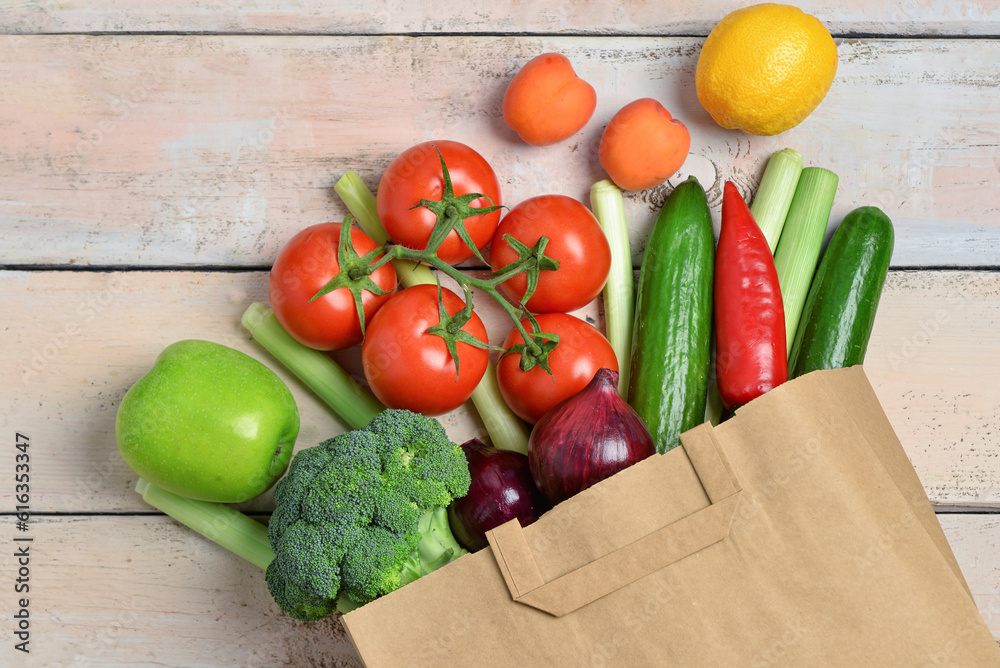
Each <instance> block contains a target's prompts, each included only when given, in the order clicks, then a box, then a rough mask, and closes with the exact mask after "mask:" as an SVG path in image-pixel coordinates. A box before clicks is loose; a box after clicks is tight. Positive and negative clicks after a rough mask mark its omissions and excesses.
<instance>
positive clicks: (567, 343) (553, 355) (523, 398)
mask: <svg viewBox="0 0 1000 668" xmlns="http://www.w3.org/2000/svg"><path fill="white" fill-rule="evenodd" d="M536 320H537V321H538V325H539V327H541V331H543V332H548V333H550V334H558V335H559V343H557V344H556V347H555V348H554V349H553V350H552V352H550V353H549V368H550V369H551V370H552V375H551V376H550V375H549V374H548V373H547V372H546V371H545V369H543V368H541V367H540V366H538V365H536V366H534V367H532V368H531V369H529V370H528V371H521V367H520V364H521V355H520V354H518V353H514V354H511V355H507V356H505V357H503V358H501V360H500V362H499V363H498V364H497V382H498V383H499V385H500V394H501V395H502V396H503V398H504V401H506V402H507V405H508V406H510V409H511V410H512V411H514V412H515V413H517V415H519V416H520V417H521V418H523V419H525V420H527V421H528V422H530V423H532V424H534V423H535V422H538V420H539V419H540V418H541V417H542V416H543V415H545V413H547V412H548V411H549V409H550V408H552V407H553V406H555V405H556V404H558V403H559V402H560V401H562V400H563V399H568V398H569V397H571V396H573V395H574V394H576V393H577V392H579V391H580V390H582V389H583V388H584V387H586V386H587V383H589V382H590V381H591V379H593V377H594V374H596V373H597V372H598V370H599V369H601V368H608V369H611V370H613V371H617V370H618V360H617V358H616V357H615V351H614V350H613V349H612V348H611V344H610V343H608V340H607V339H606V338H604V335H602V334H601V333H600V332H599V331H597V329H595V328H594V327H591V326H590V325H588V324H587V323H586V322H584V321H583V320H580V319H579V318H575V317H573V316H571V315H568V314H566V313H545V314H542V315H540V316H538V317H537V318H536ZM521 324H522V325H524V328H525V329H526V330H527V331H529V332H530V331H531V326H530V325H529V324H528V321H527V320H524V321H523V322H522V323H521ZM519 343H524V339H523V338H522V337H521V333H520V332H518V331H517V328H516V327H515V328H514V329H512V330H511V332H510V334H508V335H507V340H506V341H504V343H503V347H504V349H507V348H509V347H510V346H512V345H516V344H519Z"/></svg>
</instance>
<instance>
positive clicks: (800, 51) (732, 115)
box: [695, 3, 837, 135]
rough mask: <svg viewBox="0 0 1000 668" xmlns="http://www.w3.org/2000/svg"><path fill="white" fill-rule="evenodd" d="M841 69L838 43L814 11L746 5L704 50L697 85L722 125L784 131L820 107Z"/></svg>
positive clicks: (754, 131)
mask: <svg viewBox="0 0 1000 668" xmlns="http://www.w3.org/2000/svg"><path fill="white" fill-rule="evenodd" d="M836 73H837V45H836V44H834V42H833V38H832V37H831V36H830V33H829V31H828V30H827V29H826V28H825V27H823V24H822V23H820V22H819V20H818V19H816V18H815V17H813V16H810V15H809V14H806V13H805V12H803V11H802V10H801V9H798V8H797V7H791V6H789V5H777V4H770V3H769V4H763V5H754V6H752V7H746V8H745V9H738V10H736V11H734V12H732V13H730V14H727V15H726V16H725V18H723V19H722V20H721V21H719V23H718V25H716V26H715V28H713V29H712V32H711V33H710V34H709V35H708V39H706V40H705V45H704V46H702V48H701V55H700V56H699V57H698V68H697V71H696V74H695V85H696V87H697V91H698V100H699V101H700V102H701V105H702V106H703V107H705V110H706V111H708V113H709V114H711V116H712V118H713V119H715V122H716V123H718V124H719V125H721V126H722V127H724V128H728V129H734V128H738V129H740V130H743V131H744V132H747V133H749V134H752V135H776V134H778V133H780V132H784V131H785V130H788V129H789V128H792V127H795V126H796V125H798V124H799V123H801V122H802V121H803V120H804V119H805V117H806V116H808V115H809V114H811V113H812V111H813V110H814V109H815V108H816V107H817V106H819V103H820V102H821V101H822V100H823V98H824V97H825V96H826V93H827V91H828V90H830V84H831V83H833V76H834V75H835V74H836Z"/></svg>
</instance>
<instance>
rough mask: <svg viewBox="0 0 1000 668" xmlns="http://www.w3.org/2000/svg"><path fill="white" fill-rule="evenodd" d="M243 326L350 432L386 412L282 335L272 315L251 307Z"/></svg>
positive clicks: (330, 364)
mask: <svg viewBox="0 0 1000 668" xmlns="http://www.w3.org/2000/svg"><path fill="white" fill-rule="evenodd" d="M243 326H244V327H245V328H246V329H247V331H248V332H250V336H252V337H253V338H254V339H256V340H257V342H258V343H260V344H261V345H262V346H264V349H265V350H267V351H268V352H269V353H271V354H272V355H273V356H274V357H275V359H277V360H278V361H279V362H281V363H282V364H283V365H285V366H286V367H287V368H288V370H289V371H291V372H292V373H294V374H295V375H296V376H297V377H298V378H299V380H301V381H302V382H303V383H305V384H306V385H307V386H308V387H309V389H311V390H312V391H313V392H315V393H316V395H317V396H318V397H319V398H320V399H322V400H323V401H324V402H325V403H326V405H327V406H329V407H330V408H331V409H333V412H334V413H336V414H337V415H339V416H340V417H341V419H343V420H344V422H346V423H347V425H348V426H349V427H350V428H351V429H360V428H361V427H364V426H365V425H367V424H368V423H369V422H371V420H372V418H373V417H375V416H376V415H378V414H379V413H381V412H382V411H383V410H385V406H383V405H382V404H381V403H379V401H378V399H376V398H375V397H374V396H372V394H371V393H370V392H369V391H368V390H366V389H365V388H363V387H361V385H359V384H358V383H357V382H356V381H355V380H354V379H353V378H351V377H350V376H349V375H348V374H347V372H346V371H344V370H343V369H342V368H341V367H340V365H339V364H337V363H336V362H334V361H333V360H331V359H330V358H329V357H327V356H326V355H324V354H323V353H321V352H320V351H318V350H313V349H312V348H309V347H307V346H304V345H302V344H301V343H299V342H298V341H296V340H295V339H293V338H292V336H291V335H290V334H289V333H288V332H286V331H285V329H284V328H283V327H282V326H281V323H279V322H278V319H277V318H276V317H275V315H274V311H272V310H271V309H269V308H267V307H266V306H264V305H263V304H259V303H253V304H251V305H250V308H248V309H247V310H246V313H244V314H243Z"/></svg>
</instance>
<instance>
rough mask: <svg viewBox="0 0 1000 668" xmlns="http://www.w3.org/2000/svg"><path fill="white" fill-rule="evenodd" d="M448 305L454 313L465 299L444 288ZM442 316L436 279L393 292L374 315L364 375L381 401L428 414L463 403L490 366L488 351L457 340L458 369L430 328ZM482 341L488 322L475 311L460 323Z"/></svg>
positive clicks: (367, 339) (364, 353)
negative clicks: (434, 283)
mask: <svg viewBox="0 0 1000 668" xmlns="http://www.w3.org/2000/svg"><path fill="white" fill-rule="evenodd" d="M441 293H442V298H443V301H444V306H445V310H446V311H447V312H448V314H449V315H455V314H456V313H458V312H459V311H461V310H462V309H463V308H464V307H465V302H464V301H462V299H461V298H460V297H459V296H458V295H456V294H455V293H454V292H452V291H451V290H448V289H447V288H442V289H441ZM440 322H441V318H440V312H439V310H438V289H437V286H436V285H415V286H413V287H411V288H406V289H405V290H402V291H401V292H398V293H396V294H395V295H393V297H392V299H390V300H389V301H388V302H386V304H385V306H383V307H382V308H381V309H380V310H379V312H378V313H377V314H376V315H375V317H374V318H372V321H371V324H370V325H369V327H368V330H367V331H366V332H365V342H364V343H363V344H362V346H361V362H362V365H363V366H364V370H365V377H366V378H367V379H368V385H369V386H370V387H371V389H372V392H374V394H375V396H376V397H378V399H379V401H381V402H382V403H384V404H385V405H386V406H389V407H390V408H406V409H409V410H411V411H414V412H417V413H423V414H424V415H441V414H442V413H447V412H448V411H451V410H454V409H456V408H458V407H459V406H461V405H462V403H464V402H465V400H466V399H468V398H469V396H470V395H471V394H472V391H473V390H474V389H476V385H478V384H479V381H480V380H481V379H482V377H483V374H484V373H485V372H486V365H487V363H488V362H489V357H490V355H489V351H487V350H484V349H482V348H476V347H475V346H471V345H469V344H467V343H463V342H458V343H457V344H456V350H457V351H458V361H459V373H458V374H457V375H456V373H455V360H454V358H452V356H451V354H450V353H449V352H448V348H447V346H446V344H445V341H444V339H442V338H441V337H440V336H437V335H436V334H428V333H427V330H428V329H429V328H430V327H433V326H434V325H437V324H439V323H440ZM462 330H463V331H465V332H468V333H469V334H471V335H472V336H474V337H475V338H477V339H479V340H480V341H482V342H484V343H485V342H486V328H485V327H484V326H483V321H482V320H480V319H479V316H478V315H476V313H475V312H474V311H473V313H472V317H471V318H470V319H469V321H468V322H467V323H465V325H464V326H463V327H462Z"/></svg>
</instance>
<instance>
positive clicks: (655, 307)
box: [628, 177, 715, 453]
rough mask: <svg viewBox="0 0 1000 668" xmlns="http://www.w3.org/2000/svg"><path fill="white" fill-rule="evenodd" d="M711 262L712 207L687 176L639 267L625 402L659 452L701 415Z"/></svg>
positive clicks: (659, 220) (661, 218)
mask: <svg viewBox="0 0 1000 668" xmlns="http://www.w3.org/2000/svg"><path fill="white" fill-rule="evenodd" d="M714 264H715V234H714V233H713V231H712V214H711V212H710V211H709V209H708V199H707V198H706V196H705V190H704V189H703V188H702V187H701V185H700V184H699V183H698V180H697V179H695V178H694V177H691V178H689V179H688V180H687V181H685V182H684V183H682V184H680V185H679V186H677V187H676V188H674V191H673V192H672V193H671V194H670V197H668V198H667V201H666V203H665V204H664V205H663V209H662V210H661V211H660V215H659V216H658V217H657V219H656V223H655V225H654V226H653V231H652V232H651V233H650V235H649V239H648V240H647V241H646V250H645V252H644V253H643V256H642V267H641V268H640V270H639V288H638V294H637V296H636V309H635V312H636V315H635V323H634V326H633V333H632V359H631V367H630V369H631V377H630V380H629V389H628V402H629V404H630V405H631V406H632V408H634V409H635V411H636V412H637V413H638V414H639V416H640V417H641V418H642V419H643V420H644V421H645V423H646V426H647V427H648V428H649V433H650V434H651V435H652V437H653V443H654V444H655V445H656V450H657V452H661V453H662V452H666V451H667V450H670V449H672V448H674V447H675V446H677V445H678V444H679V443H680V440H679V439H678V436H679V435H680V434H681V433H682V432H684V431H687V430H688V429H691V428H693V427H696V426H698V425H699V424H701V423H702V422H703V421H704V419H705V397H706V393H707V389H708V378H709V360H710V356H711V349H710V338H711V334H712V276H713V269H714Z"/></svg>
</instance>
